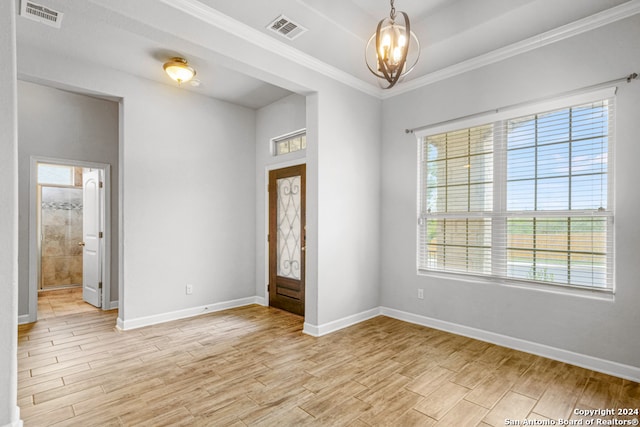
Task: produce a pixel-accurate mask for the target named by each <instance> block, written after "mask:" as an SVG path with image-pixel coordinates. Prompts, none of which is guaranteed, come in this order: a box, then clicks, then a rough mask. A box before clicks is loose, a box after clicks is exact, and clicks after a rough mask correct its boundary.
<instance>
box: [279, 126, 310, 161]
mask: <svg viewBox="0 0 640 427" xmlns="http://www.w3.org/2000/svg"><path fill="white" fill-rule="evenodd" d="M306 148H307V131H306V129H302V130H299V131H296V132H293V133H290V134H287V135H283V136H280V137H277V138H273V139H272V140H271V153H272V154H273V155H274V156H281V155H283V154H289V153H295V152H296V151H303V150H306Z"/></svg>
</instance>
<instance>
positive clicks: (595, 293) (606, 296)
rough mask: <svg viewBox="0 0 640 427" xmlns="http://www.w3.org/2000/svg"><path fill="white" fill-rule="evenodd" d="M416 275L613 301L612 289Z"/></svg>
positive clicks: (456, 275) (443, 274)
mask: <svg viewBox="0 0 640 427" xmlns="http://www.w3.org/2000/svg"><path fill="white" fill-rule="evenodd" d="M417 275H418V276H425V277H434V278H438V279H446V280H455V281H459V282H469V283H482V284H487V285H497V286H501V287H507V288H517V289H525V290H530V291H535V292H545V293H550V294H556V295H567V296H575V297H579V298H588V299H595V300H600V301H615V293H614V291H613V290H612V289H588V288H582V287H577V286H563V285H553V284H547V283H531V282H527V281H518V280H509V279H503V278H497V277H487V276H476V275H472V274H463V273H450V272H442V271H429V270H418V271H417Z"/></svg>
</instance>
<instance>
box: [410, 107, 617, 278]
mask: <svg viewBox="0 0 640 427" xmlns="http://www.w3.org/2000/svg"><path fill="white" fill-rule="evenodd" d="M556 104H557V103H556ZM530 109H535V107H531V108H530ZM518 112H521V111H518ZM493 118H498V120H494V121H487V122H485V123H479V124H477V125H474V126H472V127H466V128H463V129H455V128H454V129H452V130H446V131H444V132H438V133H430V132H429V131H428V130H427V132H425V133H424V135H423V136H421V139H420V162H419V165H420V166H419V168H420V184H419V222H418V269H419V270H422V271H444V272H454V273H462V274H472V275H483V276H492V277H498V278H506V279H512V280H517V281H529V282H545V283H549V284H555V285H564V286H576V287H586V288H590V289H601V290H610V289H613V204H612V193H613V192H612V191H611V185H612V182H611V177H612V176H613V174H612V163H611V161H610V160H611V156H610V154H611V153H612V147H613V123H614V99H613V98H612V97H610V98H606V99H596V100H593V101H589V102H584V103H579V104H573V105H570V106H567V107H562V108H555V109H553V110H545V111H540V112H532V113H527V114H525V115H521V116H520V115H519V116H513V117H509V115H508V114H504V113H500V114H496V115H495V117H485V120H490V119H493ZM453 126H455V124H454V125H453ZM453 126H452V127H453Z"/></svg>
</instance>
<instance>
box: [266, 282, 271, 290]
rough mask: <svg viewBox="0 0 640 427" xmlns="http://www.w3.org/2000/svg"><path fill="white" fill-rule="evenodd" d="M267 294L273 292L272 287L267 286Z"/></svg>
mask: <svg viewBox="0 0 640 427" xmlns="http://www.w3.org/2000/svg"><path fill="white" fill-rule="evenodd" d="M267 292H271V285H269V284H267Z"/></svg>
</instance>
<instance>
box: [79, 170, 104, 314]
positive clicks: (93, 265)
mask: <svg viewBox="0 0 640 427" xmlns="http://www.w3.org/2000/svg"><path fill="white" fill-rule="evenodd" d="M100 178H101V177H100V170H91V169H85V171H84V172H83V174H82V209H83V219H82V236H83V244H84V247H83V251H82V297H83V299H84V300H85V301H86V302H88V303H89V304H91V305H94V306H96V307H100V306H101V303H102V301H101V296H102V289H101V283H100V282H101V281H102V254H101V250H102V241H101V240H102V236H101V233H102V221H101V212H102V209H101V208H102V207H101V199H102V198H101V194H100V192H101V188H100Z"/></svg>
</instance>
